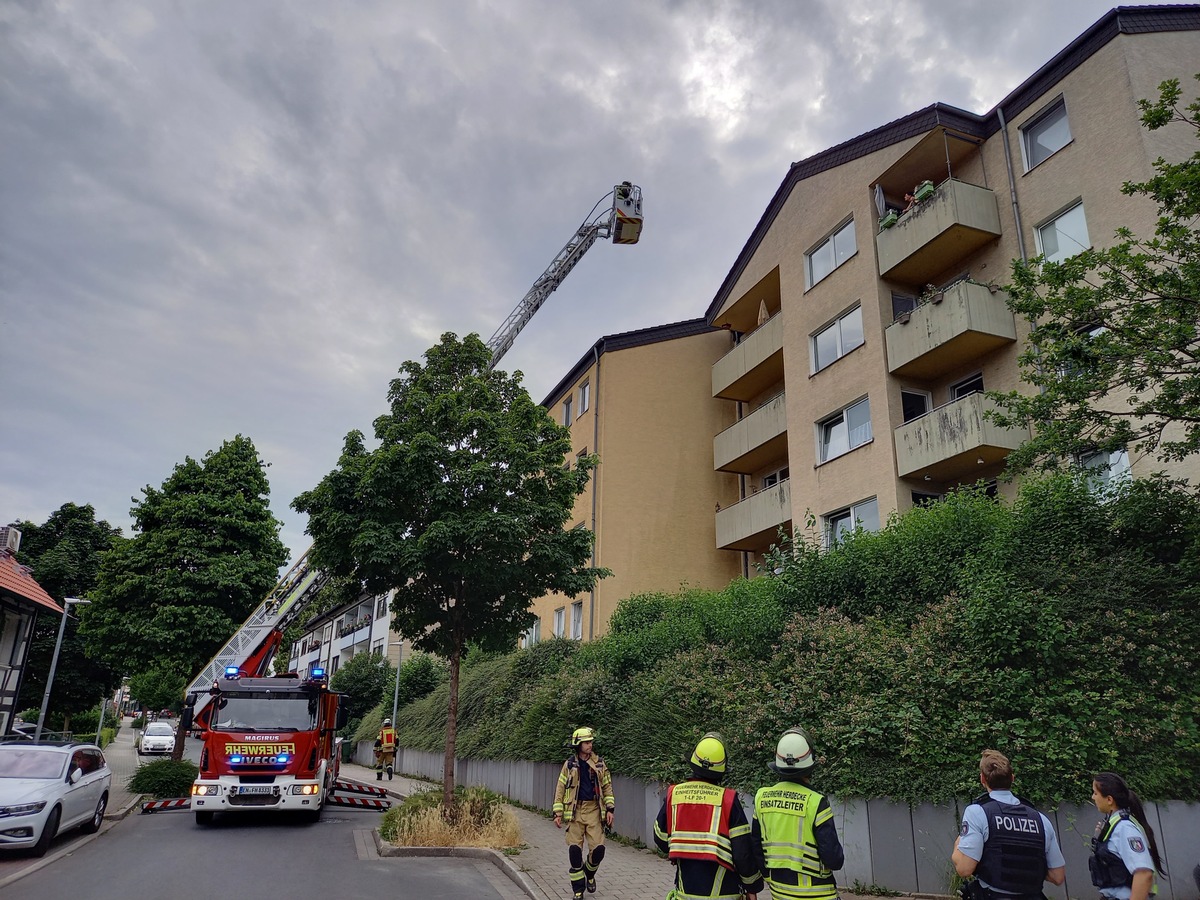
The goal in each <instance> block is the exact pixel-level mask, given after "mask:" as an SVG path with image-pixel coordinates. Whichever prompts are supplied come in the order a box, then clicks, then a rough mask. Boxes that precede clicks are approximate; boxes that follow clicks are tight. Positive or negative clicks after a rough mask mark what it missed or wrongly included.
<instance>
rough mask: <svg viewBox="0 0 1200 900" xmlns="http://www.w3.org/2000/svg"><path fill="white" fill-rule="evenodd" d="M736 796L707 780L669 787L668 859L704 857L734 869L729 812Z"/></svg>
mask: <svg viewBox="0 0 1200 900" xmlns="http://www.w3.org/2000/svg"><path fill="white" fill-rule="evenodd" d="M736 796H737V794H736V793H735V792H734V791H732V790H730V789H728V788H723V787H721V786H719V785H716V784H709V783H708V782H707V781H684V782H681V783H679V784H673V785H671V786H670V787H669V788H667V835H668V838H667V845H668V849H667V856H668V858H670V859H695V860H705V861H707V862H714V863H717V864H718V865H721V866H724V867H725V868H726V869H729V870H730V871H731V872H732V871H734V866H733V844H732V842H731V841H730V838H729V815H730V811H731V810H732V809H733V801H734V798H735V797H736Z"/></svg>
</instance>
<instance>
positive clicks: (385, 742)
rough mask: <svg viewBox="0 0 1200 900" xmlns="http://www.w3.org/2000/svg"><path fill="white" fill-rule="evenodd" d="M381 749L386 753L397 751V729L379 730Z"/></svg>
mask: <svg viewBox="0 0 1200 900" xmlns="http://www.w3.org/2000/svg"><path fill="white" fill-rule="evenodd" d="M379 749H380V750H383V751H384V752H385V753H386V752H389V751H392V750H395V749H396V729H395V728H381V729H380V730H379Z"/></svg>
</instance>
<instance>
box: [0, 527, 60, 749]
mask: <svg viewBox="0 0 1200 900" xmlns="http://www.w3.org/2000/svg"><path fill="white" fill-rule="evenodd" d="M20 546H21V532H19V531H18V530H17V529H15V528H12V527H8V528H0V735H3V734H8V733H9V731H11V730H12V720H13V717H14V716H15V715H16V714H17V712H18V710H17V695H18V694H19V693H20V690H21V681H22V678H23V676H24V674H25V661H26V659H27V658H28V656H29V645H30V642H31V641H32V640H33V625H34V622H36V621H37V617H38V613H44V614H49V613H56V614H58V615H62V611H63V608H62V607H61V606H60V605H59V604H57V603H55V602H54V600H53V599H52V598H51V597H50V595H49V594H47V593H46V592H45V591H44V590H43V589H42V586H41V585H40V584H38V583H37V582H36V581H34V579H33V575H32V574H31V573H30V571H29V569H28V568H27V567H26V566H23V565H21V564H20V563H19V562H17V559H16V556H15V554H16V552H17V549H18V548H19V547H20Z"/></svg>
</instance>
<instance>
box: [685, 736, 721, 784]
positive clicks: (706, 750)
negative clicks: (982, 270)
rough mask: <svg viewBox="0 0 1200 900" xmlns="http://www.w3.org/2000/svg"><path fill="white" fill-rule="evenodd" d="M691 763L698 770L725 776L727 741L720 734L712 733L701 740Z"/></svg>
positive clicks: (694, 751)
mask: <svg viewBox="0 0 1200 900" xmlns="http://www.w3.org/2000/svg"><path fill="white" fill-rule="evenodd" d="M691 763H692V765H693V766H695V767H696V768H698V769H705V770H706V771H709V772H715V773H717V774H724V772H725V739H724V738H723V737H721V735H720V733H718V732H716V731H710V732H709V733H708V734H706V735H705V736H704V737H702V738H700V743H698V744H697V745H696V749H695V750H693V751H692V758H691Z"/></svg>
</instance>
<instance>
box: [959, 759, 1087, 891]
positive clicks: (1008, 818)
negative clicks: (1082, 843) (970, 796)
mask: <svg viewBox="0 0 1200 900" xmlns="http://www.w3.org/2000/svg"><path fill="white" fill-rule="evenodd" d="M979 783H980V784H982V785H983V786H984V787H985V788H987V793H986V794H980V795H979V796H978V797H976V798H975V800H974V801H972V803H971V805H970V806H968V807H967V808H966V809H965V810H964V811H963V819H962V828H961V829H959V835H958V838H956V839H955V841H954V852H953V853H952V854H951V855H950V858H951V859H952V860H953V862H954V868H955V870H956V871H957V872H958V874H959V875H960V876H961V877H963V878H970V877H971V876H972V875H974V876H975V878H974V880H973V881H971V882H968V884H967V885H966V886H965V890H966V891H967V892H968V893H969V896H970V897H971V898H972V900H997V898H1010V897H1016V898H1022V900H1024V898H1028V900H1034V898H1040V897H1041V896H1042V882H1043V881H1048V882H1050V883H1051V884H1062V883H1063V879H1064V877H1065V873H1066V865H1067V863H1066V860H1065V859H1063V855H1062V850H1060V849H1059V846H1058V836H1057V835H1056V834H1055V833H1054V826H1053V825H1051V824H1050V820H1049V819H1047V818H1046V817H1045V816H1044V815H1042V814H1041V813H1040V812H1038V811H1037V810H1036V809H1034V808H1033V807H1032V806H1030V805H1029V804H1028V803H1026V802H1025V801H1024V800H1022V799H1021V798H1020V797H1018V796H1017V795H1016V794H1014V793H1013V792H1012V790H1011V788H1012V783H1013V770H1012V766H1011V765H1010V764H1009V761H1008V757H1006V756H1005V755H1004V754H1003V753H1000V752H999V751H996V750H984V751H983V755H982V756H981V757H980V760H979Z"/></svg>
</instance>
